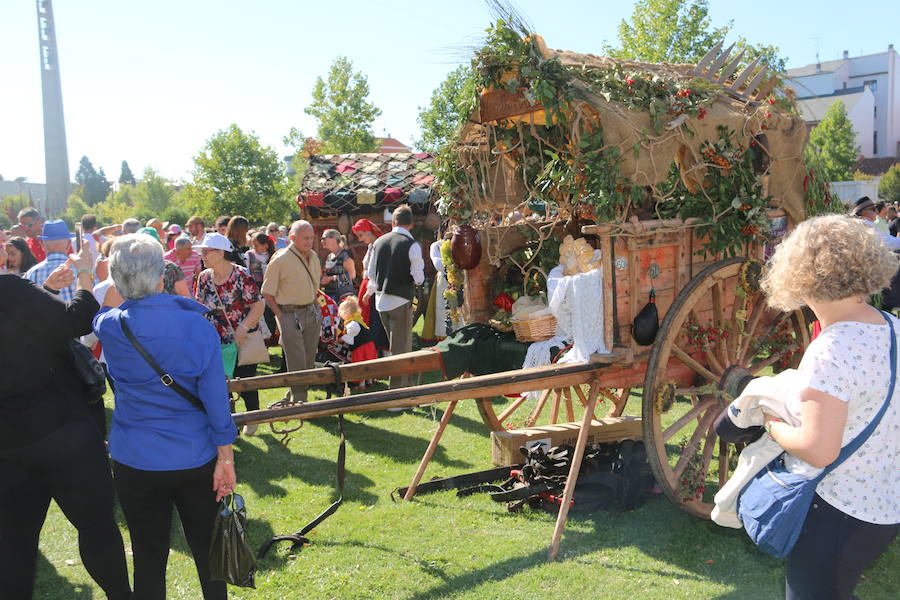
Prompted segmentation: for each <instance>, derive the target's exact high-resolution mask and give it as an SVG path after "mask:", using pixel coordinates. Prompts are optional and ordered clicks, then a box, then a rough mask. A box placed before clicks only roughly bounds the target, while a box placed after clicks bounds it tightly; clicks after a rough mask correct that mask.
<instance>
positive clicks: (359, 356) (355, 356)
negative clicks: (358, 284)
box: [338, 296, 378, 389]
mask: <svg viewBox="0 0 900 600" xmlns="http://www.w3.org/2000/svg"><path fill="white" fill-rule="evenodd" d="M338 316H339V317H340V318H341V330H340V333H339V334H338V336H339V338H340V340H341V341H342V342H344V343H345V344H347V346H348V347H349V348H350V362H354V363H357V362H362V361H364V360H372V359H373V358H378V350H376V349H375V342H373V341H372V336H371V334H370V332H369V326H368V325H366V322H365V320H364V319H363V317H362V313H361V312H360V309H359V301H358V300H357V298H356V296H347V297H346V298H344V300H343V302H341V305H340V306H339V307H338ZM366 383H367V382H365V381H363V382H361V384H360V386H359V387H360V389H363V388H365V387H366Z"/></svg>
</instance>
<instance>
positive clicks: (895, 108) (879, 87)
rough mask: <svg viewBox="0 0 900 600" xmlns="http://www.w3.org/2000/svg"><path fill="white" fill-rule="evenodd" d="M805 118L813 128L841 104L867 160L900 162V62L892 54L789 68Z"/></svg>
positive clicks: (846, 54)
mask: <svg viewBox="0 0 900 600" xmlns="http://www.w3.org/2000/svg"><path fill="white" fill-rule="evenodd" d="M787 76H788V80H787V84H788V85H790V86H791V87H792V88H794V91H795V92H796V93H797V100H798V104H799V108H800V111H801V113H802V115H803V118H804V119H805V120H806V123H807V125H808V126H809V127H810V128H812V127H814V126H815V125H816V124H817V123H818V122H819V121H821V120H822V117H823V116H824V115H825V111H827V110H828V107H829V106H831V104H832V103H834V102H838V101H841V102H843V103H844V106H845V107H846V109H847V114H848V116H849V118H850V121H851V122H852V123H853V128H854V130H856V134H857V144H858V145H859V147H860V152H861V153H862V155H863V156H864V157H866V158H874V157H900V57H898V56H897V52H896V51H895V50H894V45H893V44H891V45H889V46H888V50H887V52H881V53H879V54H868V55H865V56H856V57H853V58H850V56H849V52H847V51H846V50H845V51H844V57H843V58H841V59H839V60H830V61H825V62H820V63H815V64H811V65H806V66H805V67H799V68H796V69H788V71H787Z"/></svg>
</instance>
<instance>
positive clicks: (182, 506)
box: [94, 235, 236, 600]
mask: <svg viewBox="0 0 900 600" xmlns="http://www.w3.org/2000/svg"><path fill="white" fill-rule="evenodd" d="M109 263H110V264H109V269H110V273H111V275H112V279H113V281H114V282H115V285H116V288H117V289H118V291H119V293H120V294H121V295H122V297H123V298H124V299H125V302H123V303H122V304H121V305H120V306H119V307H117V308H104V309H102V310H101V311H100V312H99V313H98V314H97V316H96V317H95V319H94V331H95V332H96V334H97V337H98V338H99V339H100V341H101V342H102V343H103V347H104V350H105V354H106V358H107V362H108V367H109V374H110V377H111V378H112V379H113V381H114V382H115V388H116V390H115V394H116V408H115V411H114V412H113V418H112V428H111V430H110V434H109V451H110V454H111V455H112V458H113V475H114V479H115V484H116V490H117V492H118V495H119V501H120V503H121V505H122V510H123V512H124V513H125V521H126V523H127V524H128V529H129V532H130V534H131V543H132V549H133V552H134V589H135V596H136V597H138V598H164V597H165V586H166V580H165V578H166V561H167V559H168V554H169V531H170V529H171V521H172V507H173V506H174V507H176V508H177V509H178V515H179V518H180V519H181V524H182V526H183V528H184V533H185V537H186V538H187V542H188V545H189V546H190V548H191V553H192V554H193V556H194V563H195V565H196V567H197V573H198V575H199V577H200V585H201V587H202V589H203V597H204V599H205V600H213V599H223V598H225V597H226V589H225V584H224V583H223V582H221V581H219V582H212V581H210V579H209V562H208V556H209V542H210V538H211V535H212V527H213V521H214V519H215V515H216V510H217V502H218V501H219V500H220V499H221V498H222V497H223V496H225V495H227V494H230V493H231V492H232V491H233V490H234V485H235V481H236V475H235V470H234V455H233V453H232V449H231V443H232V442H233V441H234V438H235V435H236V429H235V426H234V423H233V422H232V420H231V413H230V411H229V406H228V401H227V398H228V394H227V391H226V382H225V372H224V369H223V367H222V354H221V348H220V345H219V335H218V333H217V332H216V330H215V328H214V327H213V326H212V325H211V324H210V323H209V321H207V320H206V319H205V318H204V316H203V315H204V313H206V312H207V310H208V309H207V308H206V307H205V306H203V305H202V304H200V303H199V302H197V301H195V300H192V299H190V298H184V297H182V296H173V295H169V294H162V293H159V292H160V291H161V290H162V286H163V271H164V266H163V256H162V247H161V246H160V244H159V243H158V242H157V241H156V240H154V239H152V238H150V237H148V236H145V235H126V236H124V237H122V238H120V239H119V240H117V241H116V242H115V243H114V244H113V246H112V251H111V253H110V258H109ZM126 325H127V327H128V329H129V330H130V331H131V332H133V334H134V337H135V338H136V339H137V342H138V344H140V346H142V347H143V349H144V351H145V352H146V353H147V354H148V355H149V356H150V357H151V358H152V359H153V360H154V361H155V362H156V363H157V364H158V365H159V367H160V368H161V369H162V370H163V371H165V372H166V373H168V374H169V375H170V376H171V377H172V379H173V380H174V381H175V382H176V383H178V384H179V385H180V386H181V387H183V388H185V389H186V390H187V391H188V392H189V393H190V394H192V395H193V396H194V397H195V398H197V399H199V403H200V404H201V405H202V408H200V406H195V404H194V403H193V402H191V401H189V400H188V399H186V398H185V397H183V396H181V395H180V394H179V393H178V392H176V391H175V390H174V389H173V388H172V387H170V386H166V385H164V384H163V382H162V381H161V380H160V376H159V375H158V374H157V372H156V370H155V369H154V368H153V367H152V366H151V365H150V364H149V362H148V361H147V360H145V359H144V358H143V357H142V356H141V354H140V352H139V351H138V349H137V347H136V346H135V345H133V344H132V342H131V341H129V339H128V337H127V335H126V333H125V331H124V326H126ZM184 340H190V343H189V344H185V343H184Z"/></svg>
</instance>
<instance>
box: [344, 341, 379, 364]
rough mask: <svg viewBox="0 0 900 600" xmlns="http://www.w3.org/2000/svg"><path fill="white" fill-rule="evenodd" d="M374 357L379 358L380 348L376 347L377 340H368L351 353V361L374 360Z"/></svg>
mask: <svg viewBox="0 0 900 600" xmlns="http://www.w3.org/2000/svg"><path fill="white" fill-rule="evenodd" d="M374 358H378V350H376V349H375V342H366V343H365V344H363V345H362V346H360V347H359V348H357V349H356V350H353V351H352V352H351V353H350V362H352V363H358V362H362V361H364V360H372V359H374Z"/></svg>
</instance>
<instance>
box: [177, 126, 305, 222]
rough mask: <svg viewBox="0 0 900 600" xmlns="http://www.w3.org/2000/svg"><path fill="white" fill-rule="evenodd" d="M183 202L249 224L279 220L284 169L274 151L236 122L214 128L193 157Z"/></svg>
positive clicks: (283, 209) (284, 206)
mask: <svg viewBox="0 0 900 600" xmlns="http://www.w3.org/2000/svg"><path fill="white" fill-rule="evenodd" d="M194 165H195V168H194V183H193V186H190V188H189V189H186V190H185V192H186V193H187V200H188V201H189V203H194V204H196V205H197V206H198V208H200V209H201V212H202V214H207V215H244V216H245V217H247V218H248V219H249V220H250V221H251V222H257V223H261V222H264V221H265V222H268V221H283V220H285V219H286V217H287V215H288V214H289V212H290V208H291V206H290V204H289V202H288V201H287V198H286V197H285V194H284V187H283V186H284V170H283V168H282V166H281V163H280V161H279V160H278V155H277V153H276V152H275V150H274V149H273V148H271V147H269V146H263V145H262V144H261V143H260V141H259V138H258V137H257V136H256V134H255V133H253V132H249V133H244V132H243V131H241V129H240V128H239V127H238V126H237V125H230V126H229V127H228V128H227V129H223V130H221V131H218V132H216V133H215V134H214V135H213V136H212V137H211V138H209V140H207V141H206V144H205V145H204V147H203V149H202V150H201V151H200V153H199V154H198V155H197V156H196V157H194Z"/></svg>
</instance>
